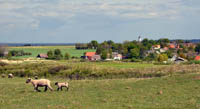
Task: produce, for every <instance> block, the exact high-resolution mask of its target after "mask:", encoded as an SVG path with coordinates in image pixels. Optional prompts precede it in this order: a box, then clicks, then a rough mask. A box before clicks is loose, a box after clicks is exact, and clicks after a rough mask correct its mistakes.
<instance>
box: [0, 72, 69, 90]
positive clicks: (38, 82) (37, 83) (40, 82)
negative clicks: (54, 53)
mask: <svg viewBox="0 0 200 109" xmlns="http://www.w3.org/2000/svg"><path fill="white" fill-rule="evenodd" d="M5 77H6V75H5V74H2V78H5ZM13 77H14V76H13V74H11V73H10V74H8V78H13ZM26 83H32V84H33V87H34V90H35V91H37V92H41V91H40V90H39V89H38V87H45V89H44V91H45V92H46V91H47V89H48V88H49V89H50V90H51V91H53V88H52V87H51V84H50V83H51V81H50V80H48V79H38V77H37V76H35V79H31V78H28V79H27V80H26ZM55 85H57V87H58V88H57V91H59V90H61V91H62V88H63V87H66V88H67V91H68V90H69V84H68V82H56V83H55Z"/></svg>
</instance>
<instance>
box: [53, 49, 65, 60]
mask: <svg viewBox="0 0 200 109" xmlns="http://www.w3.org/2000/svg"><path fill="white" fill-rule="evenodd" d="M62 57H63V55H62V53H61V50H60V49H55V50H54V59H56V60H60V59H62Z"/></svg>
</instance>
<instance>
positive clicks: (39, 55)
mask: <svg viewBox="0 0 200 109" xmlns="http://www.w3.org/2000/svg"><path fill="white" fill-rule="evenodd" d="M37 57H40V58H48V55H47V54H38V56H37Z"/></svg>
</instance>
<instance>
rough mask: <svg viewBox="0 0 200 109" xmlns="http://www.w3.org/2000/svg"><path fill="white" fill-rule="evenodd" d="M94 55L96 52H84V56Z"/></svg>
mask: <svg viewBox="0 0 200 109" xmlns="http://www.w3.org/2000/svg"><path fill="white" fill-rule="evenodd" d="M95 54H96V52H86V53H85V56H91V57H92V56H94V55H95Z"/></svg>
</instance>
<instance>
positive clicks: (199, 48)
mask: <svg viewBox="0 0 200 109" xmlns="http://www.w3.org/2000/svg"><path fill="white" fill-rule="evenodd" d="M195 51H196V52H198V53H200V43H199V44H197V46H196V47H195Z"/></svg>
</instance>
